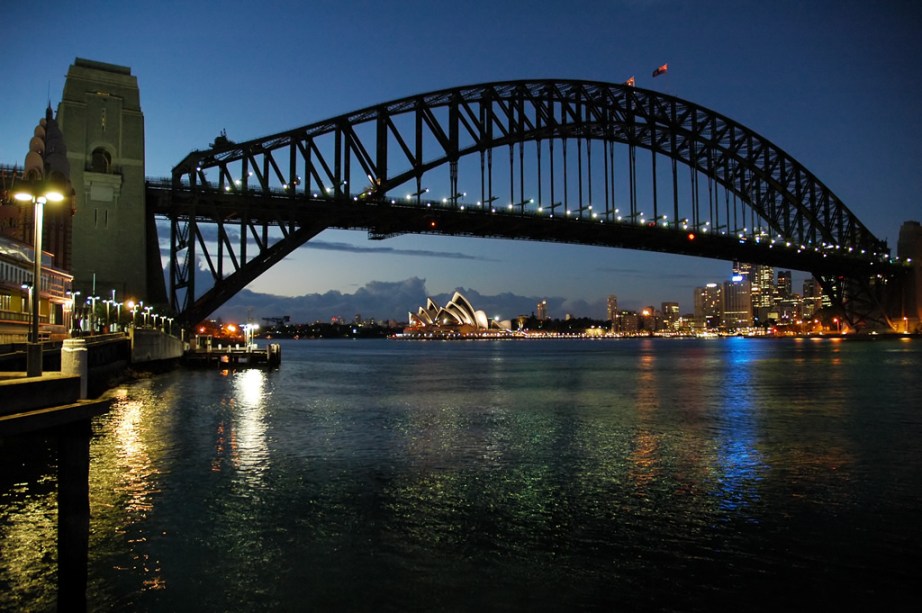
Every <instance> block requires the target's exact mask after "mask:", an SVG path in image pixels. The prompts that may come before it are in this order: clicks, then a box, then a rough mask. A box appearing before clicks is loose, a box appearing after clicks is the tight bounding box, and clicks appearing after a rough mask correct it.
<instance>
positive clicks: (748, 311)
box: [720, 277, 752, 330]
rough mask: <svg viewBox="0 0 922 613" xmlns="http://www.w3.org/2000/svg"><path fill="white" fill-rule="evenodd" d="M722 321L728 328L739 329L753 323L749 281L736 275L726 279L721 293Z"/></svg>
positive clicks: (725, 327)
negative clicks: (730, 279) (731, 278)
mask: <svg viewBox="0 0 922 613" xmlns="http://www.w3.org/2000/svg"><path fill="white" fill-rule="evenodd" d="M720 305H721V308H720V323H721V326H722V327H723V328H724V329H726V330H739V329H741V328H748V327H749V326H751V325H752V300H751V298H750V295H749V281H748V280H746V279H742V278H740V277H734V279H733V280H732V281H724V284H723V288H722V291H721V293H720Z"/></svg>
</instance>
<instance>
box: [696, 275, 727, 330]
mask: <svg viewBox="0 0 922 613" xmlns="http://www.w3.org/2000/svg"><path fill="white" fill-rule="evenodd" d="M720 295H721V287H720V286H719V285H717V284H716V283H708V284H707V285H706V286H704V287H696V288H695V296H694V304H695V321H696V322H697V323H698V327H701V328H704V329H706V330H710V329H716V328H717V327H718V325H719V324H720V306H721V302H720V300H721V299H720Z"/></svg>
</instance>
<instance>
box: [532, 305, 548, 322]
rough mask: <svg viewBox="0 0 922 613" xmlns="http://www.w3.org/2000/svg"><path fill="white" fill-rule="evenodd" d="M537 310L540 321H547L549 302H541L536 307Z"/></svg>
mask: <svg viewBox="0 0 922 613" xmlns="http://www.w3.org/2000/svg"><path fill="white" fill-rule="evenodd" d="M535 310H536V311H537V313H538V314H537V318H538V321H544V320H545V319H547V300H542V301H541V302H539V303H538V306H537V307H535Z"/></svg>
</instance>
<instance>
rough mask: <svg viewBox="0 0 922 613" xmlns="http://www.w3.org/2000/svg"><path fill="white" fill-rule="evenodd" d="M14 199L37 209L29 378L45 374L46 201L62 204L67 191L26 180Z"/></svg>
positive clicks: (41, 182) (28, 360)
mask: <svg viewBox="0 0 922 613" xmlns="http://www.w3.org/2000/svg"><path fill="white" fill-rule="evenodd" d="M13 198H14V199H16V201H18V202H23V203H26V202H31V203H32V206H33V208H34V210H35V220H34V221H33V224H32V229H33V234H32V246H33V249H34V252H33V257H32V259H33V262H32V263H33V267H32V292H31V298H32V329H31V331H30V341H29V342H30V343H32V346H31V347H29V352H28V354H27V358H26V360H27V365H26V371H27V372H26V375H27V376H29V377H40V376H41V374H42V347H41V345H40V344H39V337H38V310H39V309H38V300H39V291H40V290H41V286H42V222H43V221H44V215H45V203H46V202H51V203H55V204H56V203H59V202H63V201H64V194H62V193H61V192H60V191H59V190H57V189H55V188H54V187H52V186H51V185H49V184H48V183H46V182H44V181H39V182H32V181H29V182H26V183H25V184H24V185H21V186H20V187H19V189H18V190H17V191H16V192H14V193H13Z"/></svg>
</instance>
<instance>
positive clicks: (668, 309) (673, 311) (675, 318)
mask: <svg viewBox="0 0 922 613" xmlns="http://www.w3.org/2000/svg"><path fill="white" fill-rule="evenodd" d="M662 313H663V325H664V327H665V328H666V329H667V330H675V328H676V325H677V324H678V322H679V303H678V302H664V303H663V309H662Z"/></svg>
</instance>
